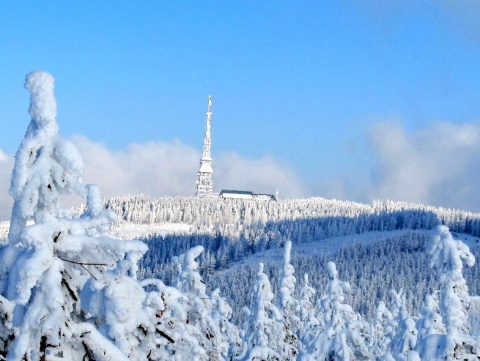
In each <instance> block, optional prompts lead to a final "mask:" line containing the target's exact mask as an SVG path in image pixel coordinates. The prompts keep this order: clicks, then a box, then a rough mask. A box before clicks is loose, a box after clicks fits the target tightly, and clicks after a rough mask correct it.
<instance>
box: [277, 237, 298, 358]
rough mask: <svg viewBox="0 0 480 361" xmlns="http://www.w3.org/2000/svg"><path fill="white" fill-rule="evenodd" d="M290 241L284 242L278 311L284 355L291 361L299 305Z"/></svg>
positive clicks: (293, 355)
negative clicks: (281, 324)
mask: <svg viewBox="0 0 480 361" xmlns="http://www.w3.org/2000/svg"><path fill="white" fill-rule="evenodd" d="M291 250H292V241H286V242H285V252H284V255H283V268H282V270H281V273H280V282H279V283H280V287H279V302H278V304H279V305H278V306H279V310H280V312H281V313H282V316H283V328H284V332H285V340H284V341H285V343H284V347H285V350H284V354H285V355H286V356H287V358H288V359H290V360H292V359H294V358H295V357H297V355H298V331H299V327H300V318H299V316H298V315H299V313H300V304H299V301H298V300H297V299H296V298H295V296H294V293H295V281H296V279H295V276H294V273H295V269H294V268H293V266H292V264H291V263H290V255H291Z"/></svg>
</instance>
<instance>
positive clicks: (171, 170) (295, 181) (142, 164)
mask: <svg viewBox="0 0 480 361" xmlns="http://www.w3.org/2000/svg"><path fill="white" fill-rule="evenodd" d="M72 140H73V142H74V143H75V144H76V145H77V147H78V148H79V150H80V153H81V154H82V155H83V157H84V160H85V173H84V182H86V183H95V184H98V185H99V186H100V189H101V192H102V195H103V196H104V197H112V196H119V195H120V196H121V195H125V194H139V193H143V194H146V195H149V196H151V197H161V196H164V195H168V196H174V195H181V196H192V195H194V194H195V190H196V188H195V187H196V185H195V182H196V180H197V176H196V171H197V169H198V166H199V159H200V157H201V154H200V153H199V152H198V151H197V150H195V149H194V148H192V147H190V146H188V145H185V144H183V143H182V142H180V141H179V140H176V141H173V142H149V143H145V144H132V145H130V146H129V147H128V148H127V149H126V150H122V151H112V150H109V149H108V148H106V147H105V146H104V145H102V144H99V143H94V142H92V141H90V140H88V139H87V138H85V137H80V136H77V137H74V138H73V139H72ZM213 166H214V179H213V180H214V190H215V191H217V192H219V191H220V190H221V189H241V190H251V191H254V192H266V193H274V192H275V191H276V190H278V191H279V192H280V194H281V196H282V197H289V198H293V197H302V196H303V195H304V193H303V187H302V185H301V181H300V178H299V177H298V176H297V175H296V174H295V173H294V172H293V171H292V170H290V169H289V168H287V167H285V166H283V165H281V162H280V161H278V160H275V159H274V158H271V157H266V156H265V157H262V158H260V159H248V158H245V157H242V156H240V155H238V154H236V153H224V154H220V155H218V156H216V157H215V158H214V163H213Z"/></svg>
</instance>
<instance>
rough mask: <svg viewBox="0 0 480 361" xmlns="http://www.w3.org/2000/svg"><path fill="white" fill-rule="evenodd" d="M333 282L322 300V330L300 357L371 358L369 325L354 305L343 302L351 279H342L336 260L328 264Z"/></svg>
mask: <svg viewBox="0 0 480 361" xmlns="http://www.w3.org/2000/svg"><path fill="white" fill-rule="evenodd" d="M327 270H328V275H329V282H328V284H327V288H326V293H325V295H323V296H322V298H321V299H320V300H319V301H318V307H317V308H318V316H317V317H318V319H319V320H320V325H319V332H318V334H317V336H316V337H315V338H314V339H313V340H312V342H311V343H310V344H308V345H305V346H304V347H305V349H304V352H302V353H301V355H300V357H299V359H300V360H303V361H314V360H316V361H323V360H325V361H327V360H328V361H340V360H371V359H372V355H371V354H370V352H369V350H368V346H367V338H368V337H369V329H370V327H369V325H368V324H367V323H366V322H365V321H363V320H362V319H361V317H360V315H359V314H357V313H356V312H355V311H354V310H353V309H352V307H351V306H350V305H348V304H345V303H343V302H344V298H345V297H344V294H345V292H347V291H349V290H350V284H349V283H348V282H344V281H340V280H339V279H338V271H337V268H336V266H335V263H333V262H329V263H328V265H327Z"/></svg>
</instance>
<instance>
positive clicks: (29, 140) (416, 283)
mask: <svg viewBox="0 0 480 361" xmlns="http://www.w3.org/2000/svg"><path fill="white" fill-rule="evenodd" d="M25 86H26V88H27V89H28V90H29V92H30V96H31V98H30V109H29V112H30V116H31V121H30V124H29V125H28V128H27V131H26V134H25V138H24V139H23V141H22V142H21V144H20V146H19V148H18V151H17V154H16V157H15V166H14V171H13V175H12V182H11V188H10V194H11V196H12V197H13V200H14V205H13V209H12V217H11V221H10V223H9V231H8V237H7V239H6V240H5V242H4V244H3V245H2V248H1V253H0V258H1V260H0V314H1V317H2V323H1V326H0V359H4V360H12V361H13V360H19V361H20V360H28V361H29V360H90V361H91V360H98V361H100V360H127V359H128V360H189V359H190V360H415V361H416V360H478V359H480V343H479V337H480V330H479V328H480V327H479V323H480V317H479V315H480V309H479V307H480V304H479V302H478V298H477V297H473V296H472V295H475V294H477V293H478V290H479V285H478V280H477V279H478V268H477V267H478V266H476V263H475V256H476V255H477V254H478V253H479V252H478V250H479V247H478V245H477V243H478V240H479V238H478V237H479V236H480V215H478V214H472V213H468V212H462V211H457V210H448V209H438V208H432V207H428V206H423V205H410V204H405V203H395V202H374V203H373V204H372V205H365V204H358V203H350V202H340V201H329V200H325V199H306V200H282V201H279V202H273V201H272V202H263V201H261V202H252V201H250V202H245V201H228V200H220V199H208V198H204V199H197V198H164V199H158V200H150V199H148V198H147V197H125V198H118V199H111V200H104V201H102V200H101V194H100V190H99V188H98V187H96V186H95V185H84V184H83V183H82V174H83V160H82V157H81V155H80V154H79V152H78V150H77V149H76V147H75V146H74V145H73V144H72V143H71V142H69V141H68V140H67V139H65V138H63V137H62V136H61V135H60V133H59V128H58V124H57V122H56V101H55V98H54V92H53V90H54V79H53V77H52V76H51V75H50V74H48V73H45V72H39V71H36V72H32V73H30V74H29V75H27V78H26V83H25ZM72 194H76V195H77V196H79V197H80V198H79V199H82V200H83V203H84V205H83V206H80V209H81V210H80V211H72V210H69V209H65V208H63V207H62V202H61V201H62V199H63V198H64V196H69V195H72ZM127 222H128V223H129V224H131V223H134V224H136V225H143V224H146V225H151V224H172V225H173V224H176V225H178V224H181V225H182V227H177V228H176V229H177V231H175V232H162V233H156V232H151V234H149V235H146V236H142V237H141V238H142V239H141V240H138V239H120V238H118V237H117V236H115V235H114V229H115V227H117V229H119V228H118V227H119V226H121V225H122V224H126V223H127ZM185 225H187V227H185ZM120 229H121V227H120ZM117 234H120V235H121V232H117ZM123 238H129V237H123Z"/></svg>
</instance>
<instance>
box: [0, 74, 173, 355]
mask: <svg viewBox="0 0 480 361" xmlns="http://www.w3.org/2000/svg"><path fill="white" fill-rule="evenodd" d="M25 85H26V87H27V89H28V90H29V91H30V96H31V97H30V99H31V100H30V115H31V122H30V125H29V126H28V129H27V132H26V134H25V139H24V140H23V141H22V143H21V145H20V147H19V149H18V152H17V154H16V157H15V167H14V171H13V177H12V183H11V189H10V194H11V195H12V196H13V199H14V206H13V211H12V217H11V226H10V232H9V237H8V238H9V243H8V245H7V246H5V247H4V248H3V249H2V251H1V255H0V314H1V315H2V320H3V322H2V323H1V327H0V338H1V339H0V341H1V343H0V358H2V359H6V360H9V361H20V360H28V361H30V360H32V361H37V360H42V361H43V360H45V361H46V360H69V361H70V360H71V361H76V360H89V361H92V360H95V361H107V360H115V361H120V360H139V361H140V360H142V361H143V360H159V359H161V358H162V357H163V355H164V354H163V353H162V352H161V351H162V349H161V348H159V344H160V342H159V340H161V339H164V335H162V333H161V330H159V329H158V327H157V324H158V323H159V322H160V321H159V318H161V317H160V316H156V315H158V312H159V310H161V309H162V307H163V308H164V307H165V304H162V298H161V294H160V293H159V292H158V291H151V292H146V291H145V289H144V286H147V285H148V284H142V283H140V282H139V281H138V280H137V277H136V274H137V262H138V260H139V258H140V257H142V255H143V254H144V253H145V252H146V250H147V247H146V245H145V244H143V243H142V242H139V241H119V240H117V239H115V238H112V237H111V236H110V235H108V233H107V231H108V229H109V226H110V224H111V223H112V222H113V221H114V220H115V219H116V216H115V214H114V213H113V212H111V211H107V210H104V209H102V208H101V205H100V194H99V190H98V187H96V186H93V185H90V186H87V187H85V186H84V185H83V184H82V179H81V177H82V172H83V161H82V158H81V157H80V155H79V152H78V151H77V149H76V148H75V146H74V145H73V144H72V143H70V142H69V141H67V140H66V139H64V138H62V137H61V136H60V134H59V133H58V125H57V123H56V103H55V98H54V95H53V88H54V86H53V85H54V80H53V77H52V76H51V75H50V74H48V73H45V72H41V71H36V72H32V73H30V74H29V75H27V78H26V84H25ZM72 193H73V194H75V193H76V194H78V195H81V196H84V197H86V203H87V209H86V211H85V213H84V214H83V215H81V216H73V215H72V214H70V212H68V211H66V210H65V209H63V208H61V204H60V200H61V196H63V195H69V194H72ZM160 288H161V287H160ZM170 299H172V297H170ZM168 306H169V307H174V306H173V305H171V304H170V305H168ZM171 341H172V342H174V340H173V339H172V340H171Z"/></svg>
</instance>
